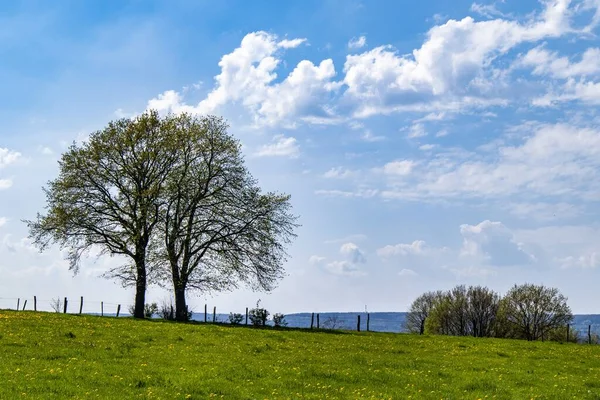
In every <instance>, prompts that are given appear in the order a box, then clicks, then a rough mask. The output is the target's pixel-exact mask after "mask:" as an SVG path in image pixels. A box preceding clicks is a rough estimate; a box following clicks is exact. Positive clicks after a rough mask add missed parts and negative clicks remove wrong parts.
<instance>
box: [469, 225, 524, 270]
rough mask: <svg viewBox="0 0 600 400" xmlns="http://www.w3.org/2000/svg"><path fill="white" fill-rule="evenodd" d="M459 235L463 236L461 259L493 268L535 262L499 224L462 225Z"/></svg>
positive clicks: (511, 234)
mask: <svg viewBox="0 0 600 400" xmlns="http://www.w3.org/2000/svg"><path fill="white" fill-rule="evenodd" d="M460 234H461V235H462V236H463V245H462V248H461V251H460V256H461V257H462V258H467V259H471V260H477V261H478V262H480V263H483V264H488V265H493V266H516V265H526V264H529V263H531V262H534V261H535V257H534V256H533V255H531V254H528V253H527V252H525V251H524V249H523V245H522V244H521V243H518V242H517V241H516V240H515V237H514V234H513V233H512V232H511V231H510V230H509V229H508V228H507V227H506V226H504V224H502V223H501V222H492V221H489V220H486V221H483V222H481V223H479V224H477V225H468V224H463V225H461V226H460Z"/></svg>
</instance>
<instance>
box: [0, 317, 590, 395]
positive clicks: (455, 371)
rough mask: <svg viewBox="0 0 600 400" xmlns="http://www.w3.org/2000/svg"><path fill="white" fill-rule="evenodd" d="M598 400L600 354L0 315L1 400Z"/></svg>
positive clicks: (492, 343) (535, 346) (553, 346)
mask: <svg viewBox="0 0 600 400" xmlns="http://www.w3.org/2000/svg"><path fill="white" fill-rule="evenodd" d="M19 398H43V399H46V398H48V399H51V398H56V399H59V398H60V399H64V398H106V399H122V398H142V399H205V398H226V399H288V398H311V399H324V398H329V399H354V398H374V399H390V398H392V399H407V398H413V399H445V398H449V399H484V398H496V399H530V398H546V399H565V398H577V399H586V398H587V399H600V346H588V345H574V344H557V343H528V342H523V341H511V340H495V339H473V338H451V337H419V336H411V335H402V334H384V333H356V332H343V333H327V332H309V331H301V330H280V331H276V330H271V329H265V330H261V329H252V328H246V327H237V328H236V327H229V326H218V325H192V324H189V325H188V324H175V323H169V322H163V321H134V320H132V319H128V318H119V319H117V318H107V317H104V318H101V317H93V316H75V315H61V314H51V313H34V312H27V311H25V312H14V311H0V399H19Z"/></svg>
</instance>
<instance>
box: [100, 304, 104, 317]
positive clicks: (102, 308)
mask: <svg viewBox="0 0 600 400" xmlns="http://www.w3.org/2000/svg"><path fill="white" fill-rule="evenodd" d="M100 316H101V317H104V302H103V301H101V302H100Z"/></svg>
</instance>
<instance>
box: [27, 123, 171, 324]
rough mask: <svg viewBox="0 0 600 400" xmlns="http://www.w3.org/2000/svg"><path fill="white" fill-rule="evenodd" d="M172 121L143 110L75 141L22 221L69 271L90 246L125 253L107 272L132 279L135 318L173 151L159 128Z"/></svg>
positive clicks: (163, 129) (141, 306)
mask: <svg viewBox="0 0 600 400" xmlns="http://www.w3.org/2000/svg"><path fill="white" fill-rule="evenodd" d="M171 125H172V121H171V119H167V120H162V119H161V118H160V117H159V115H158V114H157V113H156V112H147V113H144V114H142V115H140V116H139V117H137V118H135V119H121V120H118V121H115V122H111V123H109V124H108V126H107V127H106V128H104V129H103V130H101V131H98V132H94V133H92V134H91V135H90V137H89V139H88V140H86V141H85V142H83V143H81V144H76V143H73V144H72V145H71V146H70V148H69V149H68V150H67V151H66V152H65V153H64V154H63V155H62V158H61V160H60V161H59V175H58V178H56V179H55V180H53V181H51V182H49V183H48V186H47V188H45V189H44V191H45V194H46V203H47V204H46V213H45V214H44V215H40V214H38V216H37V219H36V220H34V221H26V223H27V224H28V227H29V230H30V237H31V238H32V239H33V242H34V243H35V244H36V245H37V246H38V247H39V248H40V249H41V250H43V249H45V248H46V247H47V246H49V245H51V244H58V245H59V246H60V247H61V248H63V249H67V250H68V256H67V258H68V260H69V263H70V268H71V269H72V270H73V271H74V272H75V273H77V272H78V270H79V266H80V260H81V257H82V255H84V254H85V253H86V252H89V251H90V250H92V249H98V250H99V251H100V253H101V254H106V253H108V254H111V255H122V256H125V257H127V258H129V260H130V262H128V263H127V264H126V265H123V266H122V267H120V268H117V269H115V270H113V271H112V272H111V273H110V274H109V275H110V276H116V277H119V278H121V279H122V280H123V282H124V283H125V284H132V285H135V312H134V316H135V317H136V318H143V317H144V303H145V293H146V287H147V284H148V270H147V256H148V251H149V245H150V244H151V240H152V236H153V232H154V229H155V227H156V224H157V223H158V222H159V215H160V213H159V211H160V203H159V201H160V200H161V193H162V190H163V187H164V184H165V181H166V179H167V176H168V173H169V171H170V169H171V167H172V164H173V162H174V160H175V155H176V152H175V151H174V148H173V147H172V146H171V144H172V143H171V142H169V135H166V134H165V133H166V132H169V131H170V127H171Z"/></svg>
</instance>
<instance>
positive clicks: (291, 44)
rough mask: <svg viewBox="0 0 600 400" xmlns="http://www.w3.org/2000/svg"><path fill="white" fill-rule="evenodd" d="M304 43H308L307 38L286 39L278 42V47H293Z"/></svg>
mask: <svg viewBox="0 0 600 400" xmlns="http://www.w3.org/2000/svg"><path fill="white" fill-rule="evenodd" d="M302 43H306V38H301V39H291V40H288V39H284V40H282V41H280V42H279V43H277V47H281V48H283V49H293V48H296V47H298V46H300V45H301V44H302Z"/></svg>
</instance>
